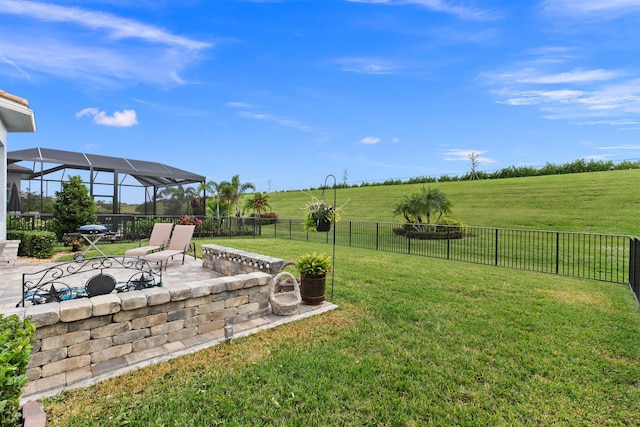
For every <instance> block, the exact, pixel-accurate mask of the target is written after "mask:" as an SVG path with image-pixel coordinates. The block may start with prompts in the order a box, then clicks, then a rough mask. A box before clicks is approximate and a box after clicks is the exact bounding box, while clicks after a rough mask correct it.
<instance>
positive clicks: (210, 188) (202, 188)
mask: <svg viewBox="0 0 640 427" xmlns="http://www.w3.org/2000/svg"><path fill="white" fill-rule="evenodd" d="M219 192H220V187H219V184H218V183H217V182H215V181H207V182H201V183H200V184H199V185H198V194H202V196H201V197H200V206H202V214H203V215H207V193H208V194H213V195H214V197H215V198H218V197H219Z"/></svg>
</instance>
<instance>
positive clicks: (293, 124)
mask: <svg viewBox="0 0 640 427" xmlns="http://www.w3.org/2000/svg"><path fill="white" fill-rule="evenodd" d="M227 106H229V107H231V108H239V109H242V111H239V112H238V115H239V116H240V117H243V118H245V119H253V120H260V121H265V122H271V123H275V124H277V125H280V126H284V127H289V128H292V129H297V130H299V131H302V132H307V133H318V131H316V130H315V129H314V128H312V127H311V126H308V125H306V124H304V123H300V122H298V121H297V120H293V119H290V118H288V117H285V116H279V115H275V114H271V113H266V112H256V111H251V109H252V108H253V107H252V106H251V105H250V104H246V103H244V102H227Z"/></svg>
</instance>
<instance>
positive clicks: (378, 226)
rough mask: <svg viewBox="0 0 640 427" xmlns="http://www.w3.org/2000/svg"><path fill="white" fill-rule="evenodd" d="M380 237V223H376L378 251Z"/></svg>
mask: <svg viewBox="0 0 640 427" xmlns="http://www.w3.org/2000/svg"><path fill="white" fill-rule="evenodd" d="M379 236H380V223H379V222H376V251H377V250H378V238H379Z"/></svg>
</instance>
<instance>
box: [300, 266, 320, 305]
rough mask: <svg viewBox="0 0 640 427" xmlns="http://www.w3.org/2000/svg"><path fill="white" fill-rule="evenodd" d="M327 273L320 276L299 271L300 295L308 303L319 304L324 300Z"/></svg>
mask: <svg viewBox="0 0 640 427" xmlns="http://www.w3.org/2000/svg"><path fill="white" fill-rule="evenodd" d="M326 287H327V275H326V274H323V275H320V276H315V275H310V274H304V273H300V295H301V296H302V301H303V302H304V303H305V304H308V305H320V304H322V303H323V302H324V294H325V289H326Z"/></svg>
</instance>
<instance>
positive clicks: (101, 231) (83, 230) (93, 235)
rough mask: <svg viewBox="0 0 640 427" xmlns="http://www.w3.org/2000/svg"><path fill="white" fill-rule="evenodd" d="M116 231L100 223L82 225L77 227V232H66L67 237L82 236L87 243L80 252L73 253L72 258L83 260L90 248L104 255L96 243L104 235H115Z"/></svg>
mask: <svg viewBox="0 0 640 427" xmlns="http://www.w3.org/2000/svg"><path fill="white" fill-rule="evenodd" d="M115 235H116V233H114V232H112V231H110V230H109V229H108V228H107V227H105V226H104V225H100V224H91V225H82V226H80V228H79V229H78V232H77V233H67V234H65V236H68V237H82V238H84V240H86V241H87V243H89V246H87V247H86V248H85V249H84V250H83V251H82V252H81V253H79V254H76V255H74V257H73V259H74V260H76V261H82V260H84V256H85V255H86V254H87V252H89V251H90V250H91V248H93V249H95V250H96V251H98V253H99V254H100V255H102V256H103V257H106V255H105V254H104V253H103V252H102V251H101V250H100V248H99V247H97V246H96V243H98V241H99V240H100V239H102V238H103V237H104V236H109V237H115Z"/></svg>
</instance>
